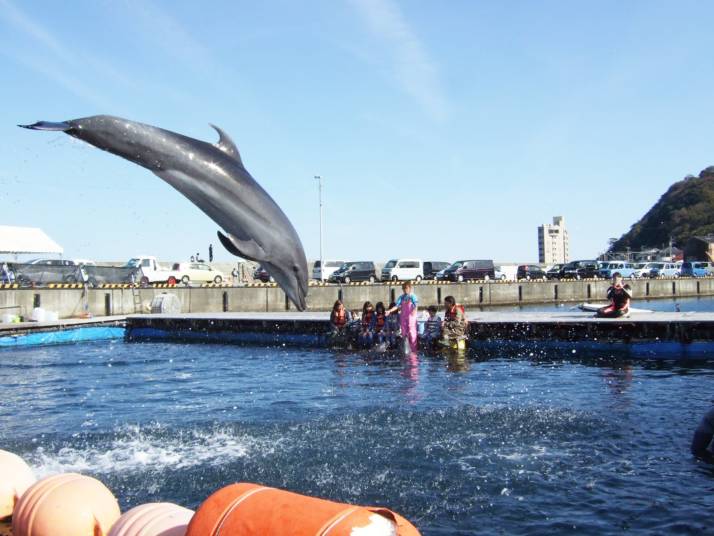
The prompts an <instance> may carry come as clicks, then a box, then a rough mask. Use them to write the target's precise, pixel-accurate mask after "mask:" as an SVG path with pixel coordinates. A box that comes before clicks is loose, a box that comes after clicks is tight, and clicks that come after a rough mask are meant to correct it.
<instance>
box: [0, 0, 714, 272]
mask: <svg viewBox="0 0 714 536" xmlns="http://www.w3.org/2000/svg"><path fill="white" fill-rule="evenodd" d="M712 20H714V3H709V2H676V3H675V2H656V1H641V2H636V1H633V2H615V1H613V2H597V3H590V4H586V3H581V2H565V1H563V2H472V1H463V2H459V1H454V2H448V3H438V2H399V1H396V0H365V1H358V0H354V1H334V0H331V1H324V2H320V1H314V2H311V1H307V2H292V1H272V2H243V1H236V2H209V3H196V2H189V1H187V2H168V1H167V2H160V1H158V0H153V1H141V2H140V1H130V0H125V1H111V2H110V1H88V0H87V1H81V0H76V1H73V2H61V3H60V2H50V1H47V2H32V1H23V2H19V1H17V0H0V62H1V63H0V67H1V69H2V73H3V77H2V79H3V83H2V97H3V98H2V102H1V103H0V107H1V108H2V109H1V112H0V117H1V118H2V121H1V122H0V214H2V216H1V217H0V224H6V225H27V226H37V227H41V228H43V229H45V231H47V232H48V234H50V236H52V237H53V238H54V239H55V240H56V241H57V242H59V243H60V244H61V245H63V246H64V248H65V256H67V257H81V258H95V259H97V260H123V259H126V258H129V257H130V256H132V255H134V254H137V253H144V254H153V255H157V256H158V257H159V258H161V259H166V260H178V259H184V258H187V257H188V256H190V255H191V254H192V253H193V252H195V251H197V250H201V251H202V252H204V253H205V251H206V248H207V246H208V244H209V243H211V242H212V243H213V244H214V249H215V251H216V259H217V260H231V259H232V257H231V256H230V254H228V253H227V252H226V251H225V250H223V248H222V247H221V246H220V245H219V244H218V243H217V240H216V234H215V232H216V229H217V227H216V225H215V224H214V223H213V222H212V221H211V220H210V219H209V218H208V217H207V216H205V215H204V214H203V213H202V212H200V211H199V210H198V209H197V208H195V207H194V206H193V205H192V204H191V203H190V202H189V201H188V200H186V199H185V198H183V196H181V195H180V194H179V193H178V192H176V191H175V190H173V189H172V188H171V187H169V186H168V185H167V184H165V183H163V182H162V181H161V180H160V179H158V178H157V177H155V176H154V175H153V174H151V173H149V172H148V171H146V170H144V169H142V168H140V167H138V166H135V165H133V164H131V163H129V162H126V161H124V160H121V159H120V158H118V157H115V156H113V155H110V154H108V153H104V152H101V151H99V150H96V149H94V148H92V147H90V146H88V145H84V144H82V143H81V142H78V141H76V140H73V139H71V138H69V137H68V136H65V135H62V134H56V133H38V132H31V131H26V130H21V129H18V128H17V127H16V126H15V125H16V124H17V123H28V122H33V121H36V120H40V119H44V120H63V119H72V118H77V117H85V116H90V115H95V114H102V113H104V114H111V115H118V116H123V117H127V118H130V119H133V120H137V121H141V122H144V123H150V124H154V125H157V126H160V127H163V128H167V129H169V130H174V131H177V132H180V133H183V134H186V135H189V136H193V137H196V138H200V139H205V140H215V139H216V136H215V133H214V132H213V131H212V130H211V129H210V128H209V126H208V123H209V122H211V123H215V124H217V125H219V126H221V127H222V128H223V129H225V130H226V131H227V132H228V133H229V134H230V135H231V136H232V138H233V139H234V140H235V142H236V144H237V145H238V147H239V148H240V150H241V153H242V157H243V161H244V163H245V165H246V167H247V169H248V170H249V171H250V172H251V174H252V175H253V176H254V177H255V178H256V180H257V181H258V182H259V183H261V184H262V185H263V187H264V188H265V189H266V190H267V191H268V192H269V193H270V194H271V195H272V196H273V197H274V198H275V200H276V201H277V202H278V204H279V205H280V206H281V207H282V208H283V210H284V211H285V212H286V214H287V215H288V217H289V218H290V219H291V221H292V222H293V224H294V225H295V227H296V229H297V231H298V233H299V235H300V236H301V238H302V241H303V244H304V246H305V250H306V253H307V255H308V257H309V258H315V257H317V256H318V251H319V240H318V208H317V185H316V181H315V180H314V179H313V176H314V175H321V176H322V177H324V179H325V181H324V185H325V191H324V199H325V217H326V220H325V221H326V235H325V250H326V257H328V258H344V259H347V258H353V259H357V258H364V259H373V260H376V261H383V260H386V259H388V258H391V257H394V256H418V257H422V258H425V259H426V258H429V259H434V260H437V259H438V260H442V259H443V260H454V259H456V258H468V257H474V258H494V259H497V260H514V261H535V260H537V252H538V250H537V234H536V229H537V226H538V225H539V224H541V223H544V222H550V220H551V218H552V216H554V215H563V216H565V218H566V222H567V225H568V228H569V231H570V235H571V257H574V258H578V257H591V256H594V255H596V254H597V253H599V252H600V251H602V250H603V249H604V247H605V245H606V243H607V239H608V238H609V237H611V236H618V237H619V236H620V235H621V234H622V233H623V232H625V231H626V230H627V229H628V228H629V226H630V225H631V224H633V223H634V222H635V221H636V220H637V219H639V218H640V217H641V216H642V215H643V214H644V213H645V212H646V211H647V210H648V209H649V207H650V206H651V205H652V204H653V203H654V202H655V201H656V200H657V199H658V198H659V196H660V195H661V194H662V193H663V192H664V191H665V190H666V189H667V187H668V186H669V185H670V184H671V183H672V182H674V181H676V180H679V179H681V178H682V177H684V176H685V175H687V174H690V173H692V174H698V173H699V171H701V170H702V169H704V168H705V167H707V166H709V165H712V164H714V143H713V141H712V140H713V139H714V135H712V119H713V115H714V114H713V106H714V99H713V98H712V87H714V55H712V50H714V33H712V32H711V21H712Z"/></svg>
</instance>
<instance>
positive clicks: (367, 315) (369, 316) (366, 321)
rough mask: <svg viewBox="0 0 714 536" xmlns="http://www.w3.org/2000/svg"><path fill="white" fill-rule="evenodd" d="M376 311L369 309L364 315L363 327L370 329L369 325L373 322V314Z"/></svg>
mask: <svg viewBox="0 0 714 536" xmlns="http://www.w3.org/2000/svg"><path fill="white" fill-rule="evenodd" d="M373 314H374V313H373V312H372V311H367V312H366V313H364V314H363V315H362V327H363V328H364V329H368V328H369V325H370V324H371V323H372V315H373Z"/></svg>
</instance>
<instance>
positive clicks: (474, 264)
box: [441, 259, 496, 281]
mask: <svg viewBox="0 0 714 536" xmlns="http://www.w3.org/2000/svg"><path fill="white" fill-rule="evenodd" d="M441 277H442V279H445V280H448V281H468V280H471V279H483V280H485V281H488V280H489V279H495V277H496V269H495V267H494V266H493V261H492V260H490V259H485V260H484V259H482V260H465V261H456V262H455V263H453V264H452V265H451V266H449V267H448V268H447V269H446V270H444V274H443V276H441Z"/></svg>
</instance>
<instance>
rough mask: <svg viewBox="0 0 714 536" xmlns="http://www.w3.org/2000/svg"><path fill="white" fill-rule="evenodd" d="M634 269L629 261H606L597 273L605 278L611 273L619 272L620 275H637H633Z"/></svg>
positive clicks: (635, 269) (609, 276)
mask: <svg viewBox="0 0 714 536" xmlns="http://www.w3.org/2000/svg"><path fill="white" fill-rule="evenodd" d="M636 271H637V268H636V267H635V265H634V264H632V263H631V262H624V261H613V262H609V263H606V264H605V265H604V266H603V267H602V268H600V270H599V275H600V277H603V278H605V279H610V278H611V277H612V274H614V273H615V272H619V273H620V275H621V276H622V277H629V278H632V277H637V276H635V272H636Z"/></svg>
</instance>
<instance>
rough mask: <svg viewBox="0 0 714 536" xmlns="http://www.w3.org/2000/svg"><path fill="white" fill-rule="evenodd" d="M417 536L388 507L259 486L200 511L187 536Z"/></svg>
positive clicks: (239, 487) (230, 493)
mask: <svg viewBox="0 0 714 536" xmlns="http://www.w3.org/2000/svg"><path fill="white" fill-rule="evenodd" d="M283 534H290V535H291V536H352V535H354V536H356V535H364V536H367V535H369V536H419V531H418V530H417V529H416V527H414V525H412V524H411V523H409V521H407V520H406V519H404V518H403V517H401V516H400V515H399V514H396V513H394V512H392V511H391V510H387V509H386V508H375V507H369V506H354V505H351V504H344V503H337V502H332V501H328V500H326V499H318V498H316V497H307V496H305V495H299V494H297V493H292V492H289V491H284V490H280V489H275V488H268V487H265V486H260V485H258V484H247V483H241V484H231V485H230V486H226V487H225V488H222V489H220V490H218V491H216V492H215V493H213V495H211V496H210V497H208V499H206V500H205V501H204V502H203V504H201V506H200V507H199V508H198V510H196V514H195V515H194V516H193V519H192V520H191V523H189V525H188V531H187V532H186V536H253V535H255V536H258V535H260V536H270V535H283Z"/></svg>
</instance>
